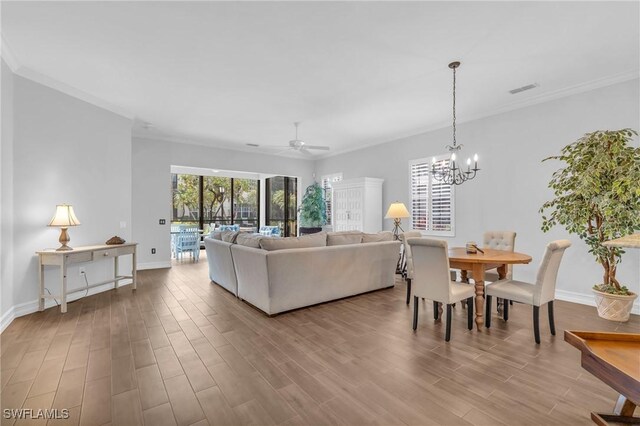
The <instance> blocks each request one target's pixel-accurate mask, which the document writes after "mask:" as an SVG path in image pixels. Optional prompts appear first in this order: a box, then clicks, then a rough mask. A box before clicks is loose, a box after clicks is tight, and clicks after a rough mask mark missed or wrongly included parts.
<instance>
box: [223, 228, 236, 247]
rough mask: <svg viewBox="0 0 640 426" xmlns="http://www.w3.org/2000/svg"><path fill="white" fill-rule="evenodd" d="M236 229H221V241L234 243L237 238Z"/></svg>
mask: <svg viewBox="0 0 640 426" xmlns="http://www.w3.org/2000/svg"><path fill="white" fill-rule="evenodd" d="M238 234H239V232H238V231H229V230H227V231H222V241H224V242H225V243H231V244H235V242H236V238H238Z"/></svg>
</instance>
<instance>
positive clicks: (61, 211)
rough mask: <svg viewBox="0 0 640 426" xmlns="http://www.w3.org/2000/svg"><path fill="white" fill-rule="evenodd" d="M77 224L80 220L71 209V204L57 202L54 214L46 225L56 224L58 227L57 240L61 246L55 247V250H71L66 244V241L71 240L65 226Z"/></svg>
mask: <svg viewBox="0 0 640 426" xmlns="http://www.w3.org/2000/svg"><path fill="white" fill-rule="evenodd" d="M78 225H80V221H79V220H78V218H77V217H76V214H75V213H74V211H73V206H71V205H69V204H58V205H57V206H56V214H55V215H54V216H53V219H51V221H50V222H49V225H48V226H56V227H59V228H60V238H59V239H58V241H60V244H61V246H60V247H58V248H57V249H56V250H57V251H67V250H73V249H72V248H71V247H69V246H68V245H67V243H68V242H69V241H71V238H69V233H68V232H67V228H68V227H70V226H78Z"/></svg>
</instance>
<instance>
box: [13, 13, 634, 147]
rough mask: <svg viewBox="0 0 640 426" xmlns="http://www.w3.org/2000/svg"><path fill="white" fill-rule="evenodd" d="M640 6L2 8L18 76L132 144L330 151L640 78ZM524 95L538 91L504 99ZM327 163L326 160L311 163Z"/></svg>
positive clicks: (388, 138)
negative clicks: (76, 102)
mask: <svg viewBox="0 0 640 426" xmlns="http://www.w3.org/2000/svg"><path fill="white" fill-rule="evenodd" d="M639 14H640V6H639V3H638V2H617V3H612V2H147V1H142V2H54V1H47V2H30V1H27V2H6V1H3V2H2V36H3V39H4V40H3V41H4V42H5V43H6V46H9V48H10V51H11V54H12V56H13V58H14V60H15V62H16V63H17V64H18V71H17V72H18V74H22V75H25V76H28V75H34V76H36V75H39V76H46V77H47V79H48V80H49V81H56V82H57V83H61V84H60V86H61V87H71V88H73V90H76V91H77V93H82V94H85V95H87V96H88V97H90V98H93V99H99V100H100V101H101V102H103V103H104V104H105V105H110V106H112V107H113V109H115V110H117V111H125V113H126V114H127V115H129V116H131V117H135V118H136V119H137V120H138V122H139V123H140V122H148V123H151V124H152V127H151V128H149V129H145V128H144V127H143V126H140V125H138V126H137V128H136V130H135V131H136V133H138V134H150V135H153V134H158V135H160V134H162V135H164V136H171V137H173V138H177V139H182V140H189V141H191V142H195V143H202V144H211V145H216V146H233V147H242V148H244V149H247V147H246V144H247V143H255V144H260V145H261V148H257V149H262V147H264V146H265V145H286V144H287V143H288V141H289V140H291V139H293V137H294V128H293V125H292V123H293V122H294V121H301V122H302V125H301V129H300V137H301V139H303V140H305V141H306V142H307V143H309V144H312V145H329V146H330V147H331V149H332V151H331V152H332V153H335V152H341V151H345V150H351V149H355V148H359V147H363V146H367V145H373V144H377V143H381V142H385V141H390V140H393V139H396V138H399V137H403V136H409V135H412V134H416V133H419V132H421V131H425V130H428V129H432V128H436V127H440V126H444V125H447V124H448V123H449V121H450V119H451V118H450V117H451V71H450V70H449V68H448V67H447V64H448V63H449V62H451V61H452V60H460V61H462V66H461V67H460V69H459V71H458V103H457V107H458V118H459V119H460V120H468V119H471V118H477V117H481V116H486V115H489V114H492V113H496V112H499V111H503V110H508V109H513V108H516V107H520V106H524V105H527V104H531V103H535V102H540V101H543V100H546V99H550V98H554V97H558V96H563V95H565V94H569V93H574V92H576V91H580V90H585V89H588V88H591V87H598V86H603V85H606V84H611V83H613V82H617V81H624V80H626V79H631V78H637V77H638V72H639V69H640V65H639V64H640V41H639V40H640V31H639V28H640V24H639ZM530 83H538V84H539V87H537V88H536V89H533V90H530V91H526V92H522V93H519V94H517V95H512V94H510V93H509V92H508V91H509V90H511V89H514V88H517V87H520V86H524V85H527V84H530ZM320 154H321V155H325V153H324V152H320Z"/></svg>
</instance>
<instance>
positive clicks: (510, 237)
mask: <svg viewBox="0 0 640 426" xmlns="http://www.w3.org/2000/svg"><path fill="white" fill-rule="evenodd" d="M482 239H483V242H482V247H484V248H490V249H494V250H504V251H510V252H513V251H514V249H515V246H516V233H515V232H513V231H487V232H485V233H484V235H483V238H482ZM506 278H508V279H511V278H513V265H508V266H507V276H506ZM484 279H485V281H490V282H494V281H498V280H499V279H500V277H499V275H498V270H497V269H490V270H488V271H485V273H484Z"/></svg>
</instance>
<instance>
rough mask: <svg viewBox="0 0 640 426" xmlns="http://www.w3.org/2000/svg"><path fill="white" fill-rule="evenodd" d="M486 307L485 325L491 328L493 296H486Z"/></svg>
mask: <svg viewBox="0 0 640 426" xmlns="http://www.w3.org/2000/svg"><path fill="white" fill-rule="evenodd" d="M484 305H485V308H486V309H485V316H484V325H485V327H487V328H489V327H491V296H485V298H484Z"/></svg>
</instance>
